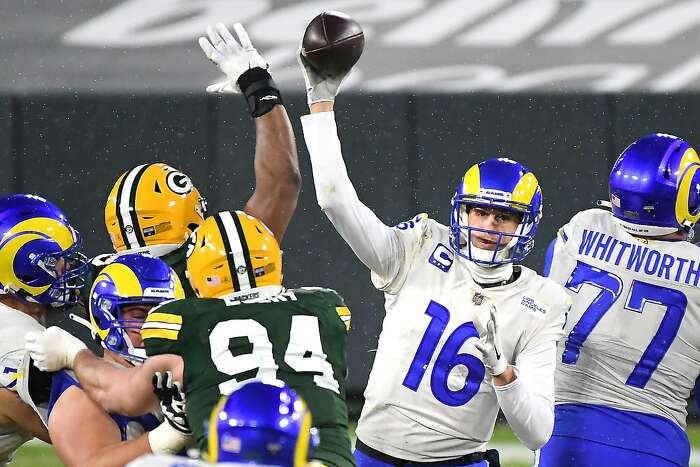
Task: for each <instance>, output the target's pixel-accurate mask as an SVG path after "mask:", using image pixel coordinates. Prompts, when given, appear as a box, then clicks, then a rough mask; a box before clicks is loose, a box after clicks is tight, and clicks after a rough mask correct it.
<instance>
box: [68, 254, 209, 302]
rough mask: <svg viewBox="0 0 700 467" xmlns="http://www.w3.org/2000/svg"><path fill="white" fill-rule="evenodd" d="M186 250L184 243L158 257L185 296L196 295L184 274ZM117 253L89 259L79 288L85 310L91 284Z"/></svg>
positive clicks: (116, 256)
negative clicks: (179, 285)
mask: <svg viewBox="0 0 700 467" xmlns="http://www.w3.org/2000/svg"><path fill="white" fill-rule="evenodd" d="M186 251H187V244H186V243H184V244H183V245H182V246H180V247H178V248H177V249H175V250H173V251H171V252H170V253H168V254H166V255H164V256H161V257H160V259H162V260H163V262H164V263H165V264H167V265H168V266H170V267H171V268H172V270H173V271H175V274H177V277H178V278H179V279H180V283H181V284H182V288H183V290H184V291H185V297H196V295H195V293H194V290H192V287H191V286H190V281H189V280H188V279H187V276H185V271H186V270H187V260H186V258H185V252H186ZM118 257H119V255H118V254H117V253H105V254H102V255H97V256H95V257H93V258H91V259H90V262H89V263H88V273H87V275H86V277H85V285H83V287H82V288H81V289H80V297H79V298H80V304H81V306H82V307H83V308H84V309H85V311H86V312H87V310H88V300H89V297H90V291H91V290H92V284H94V283H95V279H97V276H99V275H100V272H101V271H102V270H103V269H104V268H105V267H106V266H107V265H108V264H110V263H111V262H112V261H114V260H115V258H118Z"/></svg>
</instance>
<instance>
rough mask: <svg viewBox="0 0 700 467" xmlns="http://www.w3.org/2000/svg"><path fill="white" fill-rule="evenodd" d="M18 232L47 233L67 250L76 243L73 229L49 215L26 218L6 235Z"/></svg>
mask: <svg viewBox="0 0 700 467" xmlns="http://www.w3.org/2000/svg"><path fill="white" fill-rule="evenodd" d="M17 232H37V233H42V234H45V235H47V236H48V237H49V238H51V239H52V240H54V241H55V242H56V243H58V245H59V246H60V247H61V248H62V249H64V250H67V249H68V248H70V247H71V245H73V243H75V236H74V234H73V231H71V229H70V228H68V227H66V225H65V224H63V223H61V222H60V221H58V220H56V219H51V218H49V217H34V218H31V219H25V220H23V221H21V222H18V223H17V224H16V225H15V226H13V227H12V228H11V229H10V230H8V231H7V234H6V235H7V236H9V235H11V234H14V233H17Z"/></svg>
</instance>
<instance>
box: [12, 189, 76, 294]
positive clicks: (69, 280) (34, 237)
mask: <svg viewBox="0 0 700 467" xmlns="http://www.w3.org/2000/svg"><path fill="white" fill-rule="evenodd" d="M81 243H82V239H81V237H80V234H79V233H78V231H77V230H75V229H74V228H73V227H71V225H70V223H69V222H68V218H67V217H66V215H65V214H64V213H63V211H61V210H60V209H59V208H58V207H56V206H55V205H54V204H53V203H50V202H49V201H47V200H45V199H44V198H41V197H39V196H36V195H9V196H4V197H1V198H0V288H1V289H2V291H3V292H4V293H7V294H11V295H13V296H15V297H17V298H20V299H22V300H25V301H27V302H33V303H40V304H43V305H51V306H54V307H60V306H65V305H73V304H75V303H77V301H78V290H80V288H81V287H82V286H83V285H84V284H85V274H86V273H87V259H86V258H85V256H84V255H82V254H81V253H80V251H79V250H80V245H81Z"/></svg>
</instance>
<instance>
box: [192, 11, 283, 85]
mask: <svg viewBox="0 0 700 467" xmlns="http://www.w3.org/2000/svg"><path fill="white" fill-rule="evenodd" d="M233 30H234V31H235V33H236V35H237V36H238V41H239V42H240V44H239V42H237V41H236V39H234V38H233V36H232V35H231V33H230V32H229V30H228V29H227V28H226V26H224V25H223V24H222V23H216V25H215V26H207V35H208V36H209V38H206V37H200V38H199V46H200V47H201V48H202V50H203V51H204V53H205V54H206V56H207V58H208V59H209V60H211V61H212V62H214V63H215V64H216V66H218V67H219V69H220V70H221V71H223V72H224V73H225V74H226V76H227V77H228V86H226V85H225V84H226V82H225V81H224V82H221V83H216V84H213V85H211V86H208V87H207V92H209V93H224V94H226V93H240V92H241V90H240V88H239V87H238V78H240V77H241V75H242V74H243V73H245V72H246V71H248V70H250V69H251V68H255V67H260V68H262V69H263V70H267V69H268V68H269V67H270V65H268V63H267V61H265V59H264V58H262V57H261V56H260V54H259V53H258V51H257V50H255V47H253V43H252V42H251V41H250V37H248V33H247V32H246V30H245V28H244V27H243V25H242V24H241V23H236V24H234V25H233Z"/></svg>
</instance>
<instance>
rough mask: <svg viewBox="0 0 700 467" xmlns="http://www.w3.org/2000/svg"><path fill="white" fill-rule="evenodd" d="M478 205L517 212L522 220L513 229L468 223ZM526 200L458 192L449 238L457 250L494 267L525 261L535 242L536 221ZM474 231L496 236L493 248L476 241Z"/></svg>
mask: <svg viewBox="0 0 700 467" xmlns="http://www.w3.org/2000/svg"><path fill="white" fill-rule="evenodd" d="M475 207H479V208H482V209H496V210H504V211H508V212H512V213H515V214H517V215H518V216H519V217H520V222H519V223H518V226H517V227H516V229H515V231H514V232H512V233H508V232H502V231H498V230H492V229H486V228H481V227H476V226H471V225H469V212H470V210H471V209H473V208H475ZM528 208H529V206H528V205H526V204H524V203H518V202H512V201H509V202H507V204H506V203H503V202H501V201H500V200H497V199H490V200H485V199H484V198H481V197H480V198H478V201H476V199H475V198H474V197H470V196H468V195H460V196H457V195H455V198H454V199H453V207H452V222H451V226H450V239H451V243H452V247H453V248H454V250H455V252H456V253H457V254H458V255H459V256H461V257H463V258H465V259H468V260H470V261H473V262H475V263H478V264H480V265H482V266H487V267H492V266H498V265H501V264H508V263H516V262H519V261H522V260H523V259H524V258H525V256H527V254H528V253H529V252H530V250H532V247H533V246H534V231H535V229H536V223H535V222H533V216H532V214H531V213H530V212H529V210H528ZM475 232H481V233H485V234H487V235H489V236H496V238H495V239H493V240H492V241H494V242H495V246H494V248H493V249H483V248H479V247H477V246H476V245H475V241H474V240H475V239H474V238H473V237H472V235H473V234H474V233H475Z"/></svg>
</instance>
